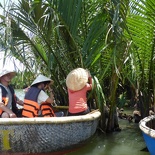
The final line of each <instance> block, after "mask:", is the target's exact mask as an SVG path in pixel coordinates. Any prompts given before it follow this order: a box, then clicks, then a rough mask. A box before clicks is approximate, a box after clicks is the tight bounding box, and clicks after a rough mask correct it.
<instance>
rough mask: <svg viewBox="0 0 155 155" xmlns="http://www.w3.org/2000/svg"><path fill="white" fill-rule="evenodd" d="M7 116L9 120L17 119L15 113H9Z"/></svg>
mask: <svg viewBox="0 0 155 155" xmlns="http://www.w3.org/2000/svg"><path fill="white" fill-rule="evenodd" d="M9 116H10V118H16V117H17V116H16V114H15V113H10V114H9Z"/></svg>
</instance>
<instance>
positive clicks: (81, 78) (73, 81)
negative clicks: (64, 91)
mask: <svg viewBox="0 0 155 155" xmlns="http://www.w3.org/2000/svg"><path fill="white" fill-rule="evenodd" d="M87 82H88V72H87V70H85V69H83V68H76V69H74V70H72V71H71V72H70V73H69V74H68V75H67V78H66V85H67V87H68V88H69V89H71V90H73V91H78V90H80V89H82V88H84V86H85V85H86V83H87Z"/></svg>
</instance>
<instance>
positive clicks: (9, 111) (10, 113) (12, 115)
mask: <svg viewBox="0 0 155 155" xmlns="http://www.w3.org/2000/svg"><path fill="white" fill-rule="evenodd" d="M0 109H1V110H2V111H5V112H6V113H8V114H9V116H10V118H15V117H17V116H16V114H15V113H13V112H12V110H11V109H9V108H8V107H6V106H5V105H4V103H3V102H0Z"/></svg>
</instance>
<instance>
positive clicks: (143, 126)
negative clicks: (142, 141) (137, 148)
mask: <svg viewBox="0 0 155 155" xmlns="http://www.w3.org/2000/svg"><path fill="white" fill-rule="evenodd" d="M154 119H155V115H151V116H148V117H145V118H143V119H142V120H141V121H140V122H139V128H140V129H141V131H142V132H144V133H145V134H147V135H148V136H150V137H152V138H155V130H154V129H151V128H149V127H148V126H146V123H147V122H149V121H151V120H154Z"/></svg>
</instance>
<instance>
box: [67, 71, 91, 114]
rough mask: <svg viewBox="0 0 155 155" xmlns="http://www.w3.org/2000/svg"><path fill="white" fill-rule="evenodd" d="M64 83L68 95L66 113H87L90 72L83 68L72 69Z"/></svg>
mask: <svg viewBox="0 0 155 155" xmlns="http://www.w3.org/2000/svg"><path fill="white" fill-rule="evenodd" d="M66 84H67V87H68V96H69V112H68V115H69V116H73V115H74V116H75V115H84V114H87V113H89V107H88V105H87V91H90V90H91V89H92V77H91V75H90V73H89V72H88V71H87V70H85V69H83V68H77V69H74V70H73V71H71V72H70V73H69V74H68V76H67V78H66Z"/></svg>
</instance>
